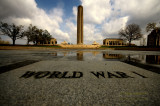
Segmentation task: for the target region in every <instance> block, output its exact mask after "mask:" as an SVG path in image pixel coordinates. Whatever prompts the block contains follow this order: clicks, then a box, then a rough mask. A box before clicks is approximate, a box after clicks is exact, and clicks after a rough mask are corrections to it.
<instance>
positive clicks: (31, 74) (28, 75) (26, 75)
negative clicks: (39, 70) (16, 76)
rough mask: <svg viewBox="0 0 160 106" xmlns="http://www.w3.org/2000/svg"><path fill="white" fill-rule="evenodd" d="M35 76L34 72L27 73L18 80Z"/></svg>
mask: <svg viewBox="0 0 160 106" xmlns="http://www.w3.org/2000/svg"><path fill="white" fill-rule="evenodd" d="M33 75H35V72H32V71H27V72H26V73H25V74H24V75H22V76H21V77H20V78H29V77H31V76H33Z"/></svg>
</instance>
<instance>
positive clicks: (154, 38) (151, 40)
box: [147, 29, 160, 46]
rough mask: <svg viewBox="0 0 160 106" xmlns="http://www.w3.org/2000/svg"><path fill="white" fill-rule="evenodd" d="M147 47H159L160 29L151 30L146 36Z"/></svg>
mask: <svg viewBox="0 0 160 106" xmlns="http://www.w3.org/2000/svg"><path fill="white" fill-rule="evenodd" d="M147 46H160V29H157V30H153V31H152V32H151V33H150V34H149V35H148V39H147Z"/></svg>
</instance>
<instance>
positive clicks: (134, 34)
mask: <svg viewBox="0 0 160 106" xmlns="http://www.w3.org/2000/svg"><path fill="white" fill-rule="evenodd" d="M119 35H120V37H121V38H123V39H125V40H127V41H128V42H129V46H131V42H132V41H133V40H138V39H140V38H142V34H141V28H140V27H139V25H137V24H129V25H127V26H126V27H125V28H124V29H121V30H120V31H119Z"/></svg>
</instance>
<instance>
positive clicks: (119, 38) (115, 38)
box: [104, 38, 123, 40]
mask: <svg viewBox="0 0 160 106" xmlns="http://www.w3.org/2000/svg"><path fill="white" fill-rule="evenodd" d="M106 39H110V40H112V39H118V40H123V39H121V38H106ZM104 40H105V39H104Z"/></svg>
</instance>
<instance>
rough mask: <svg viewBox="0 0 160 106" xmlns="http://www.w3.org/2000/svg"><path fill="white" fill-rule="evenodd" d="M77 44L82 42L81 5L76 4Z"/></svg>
mask: <svg viewBox="0 0 160 106" xmlns="http://www.w3.org/2000/svg"><path fill="white" fill-rule="evenodd" d="M77 44H83V6H81V5H79V6H78V13H77Z"/></svg>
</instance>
